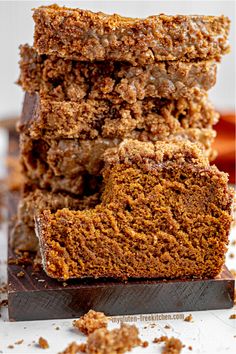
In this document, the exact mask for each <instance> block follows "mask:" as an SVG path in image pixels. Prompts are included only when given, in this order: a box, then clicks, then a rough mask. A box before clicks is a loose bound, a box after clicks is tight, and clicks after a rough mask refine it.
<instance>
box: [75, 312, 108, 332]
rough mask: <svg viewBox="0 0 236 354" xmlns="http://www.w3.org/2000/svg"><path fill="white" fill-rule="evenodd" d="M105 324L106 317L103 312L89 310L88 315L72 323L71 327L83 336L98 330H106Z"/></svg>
mask: <svg viewBox="0 0 236 354" xmlns="http://www.w3.org/2000/svg"><path fill="white" fill-rule="evenodd" d="M107 324H108V317H107V316H106V315H105V314H104V313H103V312H96V311H93V310H89V312H88V313H86V314H85V315H84V316H82V317H80V319H78V320H75V321H74V322H73V326H74V327H76V328H78V329H79V330H80V331H81V332H82V333H84V334H85V335H89V334H90V333H93V332H94V331H95V330H96V329H99V328H107Z"/></svg>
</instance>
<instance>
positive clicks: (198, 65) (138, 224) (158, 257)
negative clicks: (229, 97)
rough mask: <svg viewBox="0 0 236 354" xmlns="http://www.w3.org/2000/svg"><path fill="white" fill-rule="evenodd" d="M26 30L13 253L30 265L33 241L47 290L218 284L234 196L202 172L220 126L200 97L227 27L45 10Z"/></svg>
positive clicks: (205, 20) (222, 180)
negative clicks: (103, 282) (93, 282)
mask: <svg viewBox="0 0 236 354" xmlns="http://www.w3.org/2000/svg"><path fill="white" fill-rule="evenodd" d="M33 18H34V21H35V33H34V46H33V47H31V46H29V45H22V46H21V47H20V55H21V60H20V77H19V80H18V83H19V84H20V85H21V86H22V88H23V89H24V90H25V92H26V93H25V99H24V105H23V111H22V116H21V119H20V122H19V125H18V128H19V132H20V151H21V161H22V166H23V173H24V176H25V185H24V188H23V191H22V199H21V202H20V205H19V208H18V222H17V224H16V227H15V230H14V233H13V235H12V240H11V241H12V247H14V248H17V249H21V250H30V251H36V250H38V247H39V246H38V238H39V245H40V253H41V256H42V260H43V266H44V269H45V271H46V272H47V274H48V275H49V276H51V277H55V278H57V279H68V278H74V277H77V278H80V277H95V278H96V277H118V278H123V279H126V278H129V277H148V278H151V277H164V278H171V277H172V278H173V277H181V276H185V277H186V276H190V277H192V276H197V277H204V276H214V275H216V274H217V273H219V271H220V269H221V267H222V265H223V263H224V254H225V251H226V245H227V242H228V241H227V240H228V232H229V227H230V220H231V217H230V205H231V199H232V194H231V192H229V191H228V190H227V176H226V175H225V174H224V173H222V172H219V171H218V170H217V168H216V167H215V166H213V167H210V165H209V160H213V159H214V156H215V152H214V151H213V149H212V142H213V140H214V137H215V131H214V129H213V125H214V124H215V123H216V122H217V120H218V114H217V113H216V111H215V110H214V108H213V106H212V105H211V103H210V102H209V100H208V96H207V91H208V90H209V89H210V88H211V87H212V86H213V85H214V84H215V82H216V70H217V65H218V62H219V61H220V58H221V56H222V55H223V54H225V53H227V52H228V51H229V45H228V42H227V36H228V32H229V20H228V19H227V18H225V17H224V16H220V17H208V16H180V15H178V16H166V15H159V16H151V17H149V18H147V19H130V18H124V17H120V16H118V15H105V14H103V13H92V12H90V11H85V10H79V9H67V8H61V7H58V6H56V5H53V6H43V7H40V8H38V9H35V10H34V15H33ZM35 227H36V231H37V236H38V238H37V237H36V236H35Z"/></svg>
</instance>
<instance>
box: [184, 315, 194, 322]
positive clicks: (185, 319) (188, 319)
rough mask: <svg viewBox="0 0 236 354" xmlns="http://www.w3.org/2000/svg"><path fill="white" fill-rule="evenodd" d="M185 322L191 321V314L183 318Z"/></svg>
mask: <svg viewBox="0 0 236 354" xmlns="http://www.w3.org/2000/svg"><path fill="white" fill-rule="evenodd" d="M184 321H185V322H193V316H192V315H191V314H190V315H188V316H186V317H185V318H184Z"/></svg>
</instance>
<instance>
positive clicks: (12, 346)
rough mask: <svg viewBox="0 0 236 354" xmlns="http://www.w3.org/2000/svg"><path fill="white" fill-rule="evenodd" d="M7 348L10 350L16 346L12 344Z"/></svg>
mask: <svg viewBox="0 0 236 354" xmlns="http://www.w3.org/2000/svg"><path fill="white" fill-rule="evenodd" d="M7 348H8V349H14V348H15V347H14V345H12V344H10V345H8V347H7Z"/></svg>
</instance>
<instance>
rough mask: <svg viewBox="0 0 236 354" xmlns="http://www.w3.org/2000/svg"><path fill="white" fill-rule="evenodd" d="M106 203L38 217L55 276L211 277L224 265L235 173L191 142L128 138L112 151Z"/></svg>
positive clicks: (42, 246) (105, 174)
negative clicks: (212, 162)
mask: <svg viewBox="0 0 236 354" xmlns="http://www.w3.org/2000/svg"><path fill="white" fill-rule="evenodd" d="M103 178H104V181H103V183H104V191H103V193H102V196H101V203H100V204H98V205H97V206H95V207H94V208H90V209H88V210H84V211H71V210H68V209H62V210H58V211H57V212H55V213H52V212H51V211H50V210H44V211H43V212H42V213H41V214H40V215H37V217H36V232H37V236H38V238H39V244H40V250H41V255H42V259H43V266H44V269H45V271H46V273H47V274H48V275H49V276H50V277H53V278H57V279H59V280H66V279H69V278H83V277H92V278H100V277H103V278H104V277H108V278H110V277H111V278H119V279H122V280H126V279H128V278H166V279H171V278H208V277H214V276H216V275H217V274H218V273H219V272H220V271H221V268H222V266H223V264H224V259H225V252H226V249H227V243H228V235H229V230H230V224H231V204H232V199H233V194H232V192H231V191H230V190H229V189H228V186H227V182H228V178H227V175H226V174H225V173H223V172H220V171H219V170H218V169H217V168H216V167H215V166H210V165H209V162H208V159H207V158H206V157H205V156H204V154H203V153H202V151H201V150H200V149H199V148H198V146H197V145H196V144H193V143H190V142H187V141H186V142H185V141H182V142H177V143H171V142H156V143H155V144H153V143H143V142H139V141H134V140H125V141H124V142H123V143H121V144H120V146H119V147H116V148H113V149H110V150H107V152H106V153H105V167H104V170H103Z"/></svg>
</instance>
